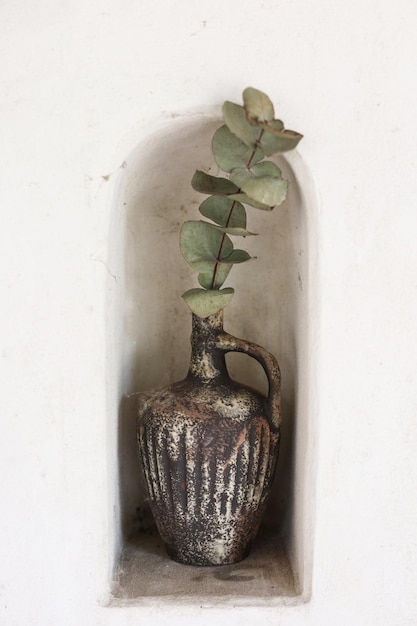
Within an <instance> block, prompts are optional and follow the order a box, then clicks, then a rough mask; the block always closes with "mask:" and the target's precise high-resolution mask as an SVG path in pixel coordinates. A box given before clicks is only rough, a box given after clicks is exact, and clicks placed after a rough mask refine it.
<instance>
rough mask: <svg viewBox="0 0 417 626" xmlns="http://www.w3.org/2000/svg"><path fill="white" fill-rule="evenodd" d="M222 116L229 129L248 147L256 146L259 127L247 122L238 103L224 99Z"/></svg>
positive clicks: (259, 132)
mask: <svg viewBox="0 0 417 626" xmlns="http://www.w3.org/2000/svg"><path fill="white" fill-rule="evenodd" d="M223 118H224V121H225V123H226V125H227V127H228V128H229V130H230V131H231V132H232V133H233V134H234V135H236V137H239V139H241V140H242V141H243V143H245V144H246V145H247V146H249V147H250V148H252V149H254V148H256V147H257V141H258V139H259V136H260V134H261V130H262V129H261V127H260V126H258V125H257V124H256V125H252V124H250V123H249V121H248V119H247V117H246V111H245V109H244V108H243V107H242V106H240V105H239V104H235V103H234V102H228V101H226V102H225V103H224V105H223Z"/></svg>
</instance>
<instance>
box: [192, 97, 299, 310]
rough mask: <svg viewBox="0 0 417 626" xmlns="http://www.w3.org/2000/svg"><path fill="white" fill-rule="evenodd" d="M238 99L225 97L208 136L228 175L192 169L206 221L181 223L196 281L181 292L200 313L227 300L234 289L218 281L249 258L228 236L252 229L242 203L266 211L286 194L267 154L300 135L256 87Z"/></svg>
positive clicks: (294, 143) (291, 146) (285, 147)
mask: <svg viewBox="0 0 417 626" xmlns="http://www.w3.org/2000/svg"><path fill="white" fill-rule="evenodd" d="M243 103H244V106H241V105H238V104H234V103H233V102H225V103H224V105H223V117H224V122H225V123H224V125H223V126H221V127H220V128H219V129H218V130H217V131H216V132H215V134H214V136H213V142H212V150H213V155H214V159H215V161H216V163H217V165H218V166H219V168H220V169H221V170H223V171H224V172H226V173H227V174H228V175H229V177H228V178H221V177H216V176H211V175H209V174H206V173H205V172H202V171H196V172H195V174H194V176H193V179H192V181H191V184H192V186H193V188H194V189H195V190H196V191H198V192H200V193H203V194H206V195H208V196H209V197H208V198H207V199H206V200H204V202H202V204H201V205H200V208H199V210H200V213H201V214H202V215H203V216H204V217H205V218H207V219H209V220H211V222H207V221H205V220H199V221H197V220H191V221H187V222H185V223H184V224H183V226H182V228H181V234H180V248H181V252H182V254H183V256H184V258H185V260H186V261H187V263H189V265H191V267H193V268H194V269H195V270H197V272H198V282H199V283H200V285H201V288H194V289H189V290H188V291H186V292H185V293H184V294H183V298H184V300H185V301H186V302H187V304H188V305H189V307H190V308H191V310H192V311H193V313H195V314H196V315H198V316H199V317H207V316H209V315H212V314H213V313H216V312H217V311H219V310H221V309H223V308H224V307H225V306H226V305H227V304H229V302H230V300H231V299H232V296H233V293H234V290H233V289H232V288H231V287H226V288H221V287H222V285H223V283H224V282H225V280H226V279H227V277H228V275H229V272H230V270H231V268H232V266H233V265H234V264H236V263H244V262H246V261H248V260H249V259H250V258H251V257H250V255H249V254H248V253H247V252H246V251H244V250H239V249H235V248H234V245H233V242H232V239H231V237H235V236H237V237H247V236H248V235H252V234H253V233H251V232H249V231H248V230H247V228H246V209H245V207H244V205H249V206H250V207H254V208H256V209H261V210H264V211H270V210H271V209H273V207H274V206H276V205H280V204H281V203H282V202H283V201H284V200H285V198H286V195H287V186H288V183H287V181H286V180H284V179H283V178H282V174H281V171H280V169H279V168H278V167H277V165H276V164H275V163H273V162H272V161H269V160H267V158H266V157H271V156H273V155H275V154H280V153H283V152H286V151H288V150H292V149H294V148H295V147H296V146H297V144H298V142H299V141H300V139H301V138H302V135H300V134H299V133H296V132H294V131H290V130H285V129H284V124H283V123H282V122H281V120H278V119H274V107H273V104H272V102H271V100H270V99H269V98H268V96H267V95H266V94H264V93H262V92H261V91H259V90H257V89H253V88H252V87H248V88H247V89H245V91H244V92H243Z"/></svg>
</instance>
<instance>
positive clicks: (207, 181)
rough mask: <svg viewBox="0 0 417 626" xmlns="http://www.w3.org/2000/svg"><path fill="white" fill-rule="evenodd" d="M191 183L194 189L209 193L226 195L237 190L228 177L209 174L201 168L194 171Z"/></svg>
mask: <svg viewBox="0 0 417 626" xmlns="http://www.w3.org/2000/svg"><path fill="white" fill-rule="evenodd" d="M191 185H192V187H193V189H195V190H196V191H199V192H200V193H208V194H210V195H213V194H214V195H216V194H217V195H228V194H231V193H236V192H237V191H238V188H237V187H236V186H235V185H234V184H233V183H232V182H231V181H230V180H229V179H227V178H218V177H217V176H211V175H210V174H206V173H205V172H202V171H201V170H197V171H196V172H195V174H194V176H193V178H192V180H191Z"/></svg>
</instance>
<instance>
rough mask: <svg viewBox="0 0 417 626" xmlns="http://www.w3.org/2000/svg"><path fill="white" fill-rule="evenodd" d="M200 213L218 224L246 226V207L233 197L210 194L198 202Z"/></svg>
mask: <svg viewBox="0 0 417 626" xmlns="http://www.w3.org/2000/svg"><path fill="white" fill-rule="evenodd" d="M232 209H233V211H232ZM231 211H232V213H231V214H230V212H231ZM200 213H201V214H202V215H204V217H207V218H208V219H210V220H213V222H215V223H216V224H218V225H219V226H226V224H227V225H228V226H229V227H231V228H246V209H245V207H244V206H243V204H241V203H240V202H238V201H237V200H234V199H230V198H225V197H224V196H211V197H210V198H207V199H206V200H204V202H202V203H201V204H200Z"/></svg>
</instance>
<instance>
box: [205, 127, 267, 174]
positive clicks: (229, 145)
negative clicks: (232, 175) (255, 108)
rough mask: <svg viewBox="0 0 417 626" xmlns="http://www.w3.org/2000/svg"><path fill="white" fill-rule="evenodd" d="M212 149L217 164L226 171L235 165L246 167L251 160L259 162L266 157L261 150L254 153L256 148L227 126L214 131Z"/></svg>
mask: <svg viewBox="0 0 417 626" xmlns="http://www.w3.org/2000/svg"><path fill="white" fill-rule="evenodd" d="M212 149H213V154H214V158H215V160H216V163H217V165H218V166H219V167H220V168H221V169H222V170H224V171H225V172H230V171H231V170H232V169H234V168H235V167H245V166H246V165H247V164H248V163H249V161H251V163H258V162H259V161H261V160H262V159H263V157H264V154H263V152H262V151H261V150H256V151H255V154H253V153H254V148H252V147H248V146H247V145H246V144H245V143H244V142H243V141H241V140H240V139H239V137H237V136H236V135H234V134H233V133H232V132H231V131H230V130H229V128H228V127H227V126H221V127H220V128H219V129H218V130H217V131H216V132H215V133H214V137H213V141H212Z"/></svg>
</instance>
